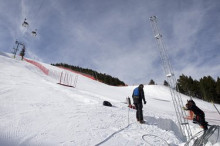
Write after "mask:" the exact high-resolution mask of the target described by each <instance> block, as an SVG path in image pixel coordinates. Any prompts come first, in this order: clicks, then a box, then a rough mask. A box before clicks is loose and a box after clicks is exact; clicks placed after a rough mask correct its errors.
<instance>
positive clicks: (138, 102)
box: [132, 84, 146, 123]
mask: <svg viewBox="0 0 220 146" xmlns="http://www.w3.org/2000/svg"><path fill="white" fill-rule="evenodd" d="M143 88H144V85H143V84H140V85H139V86H138V87H137V88H135V89H134V91H133V94H132V98H133V102H134V105H135V108H136V110H137V112H136V118H137V121H139V122H140V123H144V120H143V111H142V108H143V104H142V100H143V101H144V104H146V100H145V96H144V90H143Z"/></svg>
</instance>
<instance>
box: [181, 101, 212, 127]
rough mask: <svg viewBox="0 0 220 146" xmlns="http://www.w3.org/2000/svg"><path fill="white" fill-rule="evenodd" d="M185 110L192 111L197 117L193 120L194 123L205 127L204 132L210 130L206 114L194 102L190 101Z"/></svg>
mask: <svg viewBox="0 0 220 146" xmlns="http://www.w3.org/2000/svg"><path fill="white" fill-rule="evenodd" d="M184 109H185V110H191V111H192V112H193V113H194V115H195V117H194V119H193V123H196V122H197V123H198V124H199V125H200V126H202V127H203V129H204V130H207V129H208V127H207V126H208V122H206V121H205V113H204V112H203V111H202V110H201V109H200V108H198V107H197V106H196V104H195V102H194V101H193V100H188V102H187V104H186V107H184Z"/></svg>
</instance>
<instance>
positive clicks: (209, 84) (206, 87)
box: [148, 74, 220, 104]
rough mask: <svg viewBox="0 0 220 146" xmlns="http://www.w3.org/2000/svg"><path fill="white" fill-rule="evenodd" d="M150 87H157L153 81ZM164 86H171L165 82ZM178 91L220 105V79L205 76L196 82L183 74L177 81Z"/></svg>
mask: <svg viewBox="0 0 220 146" xmlns="http://www.w3.org/2000/svg"><path fill="white" fill-rule="evenodd" d="M148 85H156V83H155V82H154V80H153V79H151V80H150V82H149V83H148ZM163 85H164V86H169V83H168V82H167V81H166V80H164V83H163ZM177 89H178V91H179V92H180V93H183V94H185V95H187V96H191V97H195V98H199V99H202V100H204V101H208V102H214V103H219V104H220V78H219V77H218V78H217V80H216V81H215V80H214V79H213V78H212V77H211V76H204V77H203V78H201V79H200V80H195V79H193V78H192V77H191V76H185V75H184V74H182V75H181V76H180V77H179V79H177Z"/></svg>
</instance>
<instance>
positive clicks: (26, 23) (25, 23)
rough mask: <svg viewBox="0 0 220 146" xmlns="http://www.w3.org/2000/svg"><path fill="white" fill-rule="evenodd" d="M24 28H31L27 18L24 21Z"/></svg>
mask: <svg viewBox="0 0 220 146" xmlns="http://www.w3.org/2000/svg"><path fill="white" fill-rule="evenodd" d="M22 26H23V27H28V26H29V24H28V22H27V19H26V18H25V19H24V22H23V23H22Z"/></svg>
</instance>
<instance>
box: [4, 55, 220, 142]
mask: <svg viewBox="0 0 220 146" xmlns="http://www.w3.org/2000/svg"><path fill="white" fill-rule="evenodd" d="M41 64H42V65H43V66H45V67H46V68H47V69H49V71H50V72H49V75H46V74H44V73H43V72H42V71H41V70H40V69H39V68H37V67H36V66H34V65H32V64H30V63H28V62H26V61H21V60H20V58H19V57H16V59H14V58H13V57H12V55H10V54H6V53H2V52H0V145H1V146H17V145H19V146H35V145H40V146H93V145H103V146H142V145H155V146H160V145H170V146H176V145H184V143H185V142H186V141H183V138H182V135H181V132H180V131H179V128H178V126H177V124H176V123H177V119H176V115H175V110H174V107H173V103H172V99H171V95H170V91H169V88H168V87H166V86H163V85H145V87H144V92H145V98H146V101H147V104H146V105H144V107H143V114H144V120H145V121H146V123H145V124H140V123H138V122H137V121H136V116H135V115H136V111H135V110H134V109H129V108H128V105H127V104H126V98H127V97H131V95H132V91H133V89H134V88H135V87H137V86H138V85H136V86H126V87H114V86H109V85H106V84H103V83H101V82H99V81H95V80H92V79H89V78H86V77H85V76H82V75H80V74H77V73H73V72H70V71H67V70H64V69H61V68H58V67H55V66H51V65H49V64H45V63H41ZM61 72H66V73H68V74H70V75H71V76H73V78H74V77H75V76H78V81H77V84H76V87H75V88H73V87H67V86H62V85H59V84H57V83H58V82H59V79H60V73H61ZM182 98H183V102H184V103H186V100H187V99H189V97H188V96H185V95H182ZM105 100H106V101H109V102H111V103H112V105H113V106H112V107H107V106H103V101H105ZM194 100H195V102H196V103H197V105H198V106H199V107H200V108H201V109H202V110H204V112H205V114H206V120H207V121H208V122H209V124H214V125H220V115H219V114H218V113H217V111H216V109H215V108H214V107H213V105H212V104H210V103H207V102H204V101H201V100H197V99H194ZM216 107H217V108H218V109H220V105H216ZM189 122H190V127H191V130H192V132H193V134H195V133H197V132H199V131H201V130H202V129H201V128H200V126H198V125H196V124H193V123H192V121H189ZM208 145H212V144H211V143H209V144H208ZM214 145H215V146H217V145H218V146H219V145H220V143H215V144H214Z"/></svg>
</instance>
